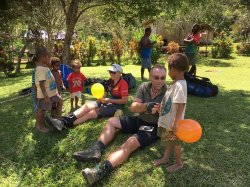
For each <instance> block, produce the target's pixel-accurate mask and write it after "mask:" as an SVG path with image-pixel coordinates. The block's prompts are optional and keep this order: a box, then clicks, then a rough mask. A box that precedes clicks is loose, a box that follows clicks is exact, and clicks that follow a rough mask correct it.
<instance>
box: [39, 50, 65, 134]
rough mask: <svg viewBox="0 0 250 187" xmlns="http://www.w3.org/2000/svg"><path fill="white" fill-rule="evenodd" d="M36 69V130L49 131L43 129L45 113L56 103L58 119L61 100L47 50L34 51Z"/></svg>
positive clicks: (60, 112) (60, 110)
mask: <svg viewBox="0 0 250 187" xmlns="http://www.w3.org/2000/svg"><path fill="white" fill-rule="evenodd" d="M36 57H37V67H36V70H35V84H36V87H37V103H36V111H37V113H36V128H37V130H39V131H40V132H43V133H46V132H48V131H49V129H48V128H47V127H45V121H44V116H45V111H51V108H52V105H53V103H56V105H57V108H56V114H57V117H60V116H61V114H62V103H63V101H62V98H61V97H60V95H59V94H58V91H57V88H56V81H55V78H54V76H53V74H52V73H51V71H50V69H49V68H48V67H49V66H50V56H49V53H48V51H47V49H46V48H45V47H43V46H40V47H38V48H37V50H36Z"/></svg>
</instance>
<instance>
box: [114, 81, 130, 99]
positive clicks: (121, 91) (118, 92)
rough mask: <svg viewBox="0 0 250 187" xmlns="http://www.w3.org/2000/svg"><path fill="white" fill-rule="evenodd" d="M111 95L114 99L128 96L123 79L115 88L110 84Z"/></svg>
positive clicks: (126, 85)
mask: <svg viewBox="0 0 250 187" xmlns="http://www.w3.org/2000/svg"><path fill="white" fill-rule="evenodd" d="M110 93H111V95H112V96H114V97H118V98H122V97H125V96H128V84H127V82H126V81H125V80H124V79H121V80H120V81H119V82H118V84H117V85H115V87H113V85H112V83H111V91H110Z"/></svg>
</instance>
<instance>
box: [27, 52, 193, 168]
mask: <svg viewBox="0 0 250 187" xmlns="http://www.w3.org/2000/svg"><path fill="white" fill-rule="evenodd" d="M33 60H34V61H36V68H35V70H34V71H33V74H32V84H33V87H34V89H33V90H34V92H33V94H32V95H33V100H34V105H35V116H36V128H37V129H38V130H39V131H40V132H48V131H49V129H48V128H47V127H46V126H45V121H44V117H45V111H51V109H52V108H53V109H54V110H55V116H54V117H57V118H58V117H60V116H61V114H62V105H63V99H62V91H63V90H64V89H65V86H64V84H63V81H62V75H61V72H60V70H59V69H60V59H59V58H57V57H52V58H50V55H49V53H48V51H47V50H46V48H44V47H40V48H38V49H37V50H36V55H35V57H34V59H33ZM71 66H72V69H73V72H72V73H71V74H70V75H69V76H68V78H67V80H68V81H69V92H70V98H71V108H73V104H74V99H75V106H76V107H78V101H79V98H80V97H81V94H82V91H83V84H84V81H85V80H86V77H85V76H84V75H83V74H82V73H81V72H80V68H81V63H80V62H79V60H74V61H72V63H71ZM187 69H188V60H187V57H186V56H185V55H183V54H174V55H171V56H170V58H169V63H168V75H169V76H170V78H171V79H172V80H173V81H174V82H173V83H172V85H170V86H168V89H167V92H166V94H165V96H164V98H163V101H162V103H161V109H160V111H159V114H160V118H159V136H161V137H162V139H163V140H164V141H167V142H170V144H169V143H168V144H167V147H166V150H165V153H164V155H163V157H162V158H161V159H158V160H154V162H153V164H154V165H155V166H157V165H160V164H164V163H166V162H167V161H168V159H169V154H170V151H171V150H172V149H173V150H174V152H175V159H176V164H175V165H173V166H172V168H169V169H170V170H171V171H175V170H178V169H180V168H182V161H181V146H180V143H179V141H178V138H177V137H176V136H175V130H176V127H177V124H178V121H179V120H181V119H183V118H184V114H185V108H186V107H185V106H186V100H187V85H186V81H185V79H184V73H185V72H186V71H187Z"/></svg>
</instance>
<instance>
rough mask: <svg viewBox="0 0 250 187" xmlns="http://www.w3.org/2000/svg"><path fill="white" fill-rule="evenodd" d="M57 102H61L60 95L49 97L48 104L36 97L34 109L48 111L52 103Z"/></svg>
mask: <svg viewBox="0 0 250 187" xmlns="http://www.w3.org/2000/svg"><path fill="white" fill-rule="evenodd" d="M59 102H62V98H61V96H60V95H55V96H52V97H50V103H49V104H47V103H46V102H45V100H44V99H37V103H36V111H38V110H44V111H50V110H51V109H52V105H55V104H56V103H59Z"/></svg>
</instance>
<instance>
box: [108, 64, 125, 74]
mask: <svg viewBox="0 0 250 187" xmlns="http://www.w3.org/2000/svg"><path fill="white" fill-rule="evenodd" d="M108 71H113V72H121V73H122V67H121V66H120V65H119V64H112V66H111V67H110V68H109V69H108Z"/></svg>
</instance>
